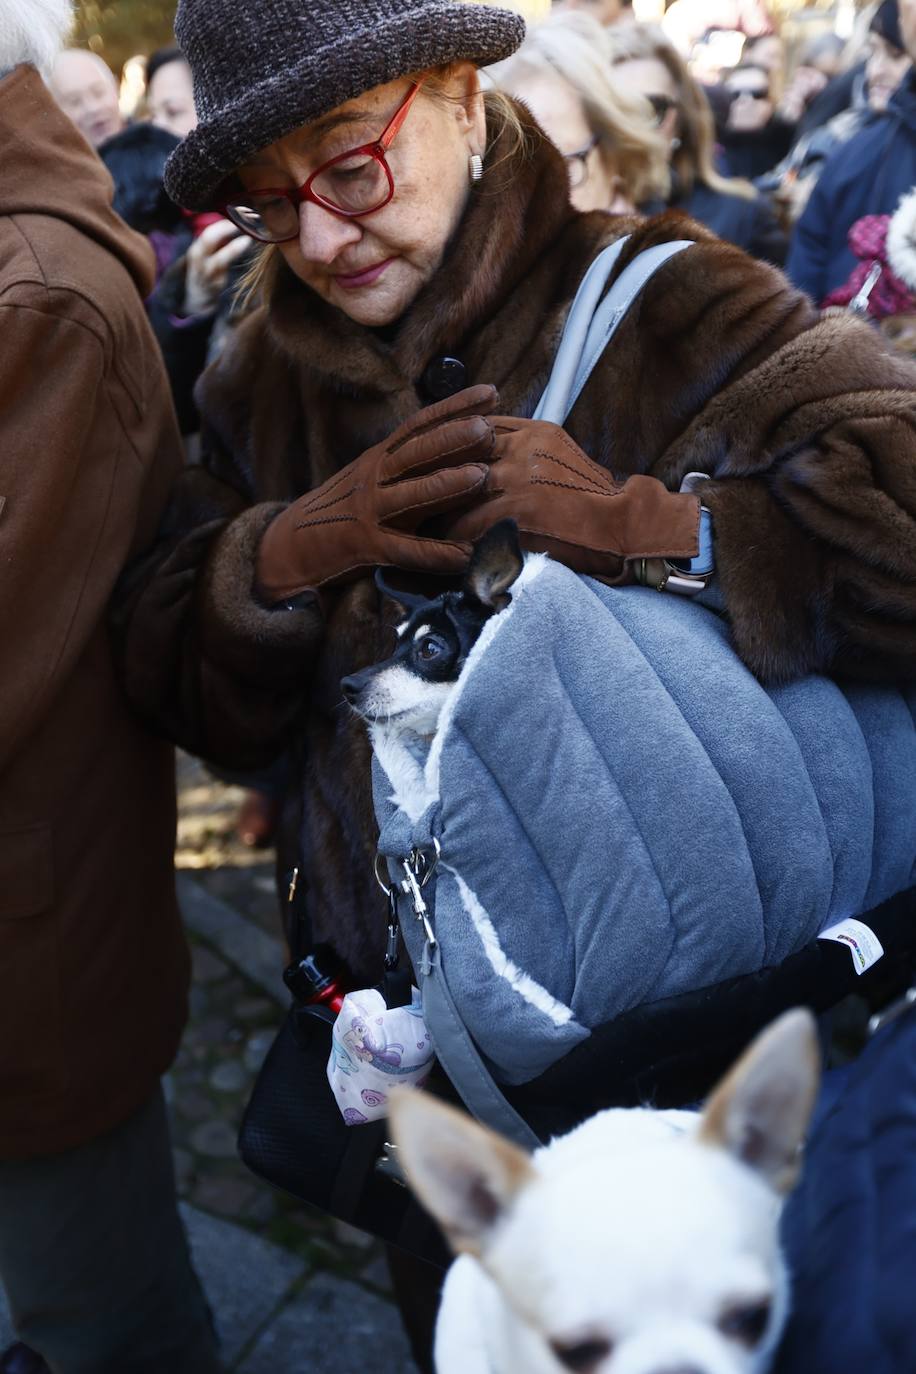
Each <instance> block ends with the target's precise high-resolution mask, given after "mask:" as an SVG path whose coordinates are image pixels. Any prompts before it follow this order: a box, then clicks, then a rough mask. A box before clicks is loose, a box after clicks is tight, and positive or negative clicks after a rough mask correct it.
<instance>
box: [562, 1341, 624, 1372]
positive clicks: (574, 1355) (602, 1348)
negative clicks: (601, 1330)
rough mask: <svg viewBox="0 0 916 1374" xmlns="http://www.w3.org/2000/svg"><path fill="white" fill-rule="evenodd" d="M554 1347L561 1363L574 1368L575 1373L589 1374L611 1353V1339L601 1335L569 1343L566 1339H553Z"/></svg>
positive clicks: (568, 1367)
mask: <svg viewBox="0 0 916 1374" xmlns="http://www.w3.org/2000/svg"><path fill="white" fill-rule="evenodd" d="M552 1348H553V1353H554V1354H555V1355H556V1357H557V1359H558V1360H559V1361H560V1364H562V1365H565V1366H566V1368H567V1369H572V1370H574V1371H575V1374H589V1372H590V1371H591V1370H593V1369H597V1368H598V1366H599V1364H601V1362H602V1361H603V1360H606V1359H607V1357H608V1355H610V1353H611V1343H610V1341H606V1340H603V1339H602V1338H601V1337H596V1338H595V1339H594V1340H591V1341H575V1342H573V1343H572V1344H569V1345H567V1344H566V1343H565V1342H564V1341H553V1342H552Z"/></svg>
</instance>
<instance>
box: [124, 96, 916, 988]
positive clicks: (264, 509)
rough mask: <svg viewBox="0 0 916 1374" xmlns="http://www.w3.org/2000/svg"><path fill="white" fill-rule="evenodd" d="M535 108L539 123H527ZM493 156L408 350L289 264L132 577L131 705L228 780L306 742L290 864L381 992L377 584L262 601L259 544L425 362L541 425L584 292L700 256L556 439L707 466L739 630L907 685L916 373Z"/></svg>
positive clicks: (379, 422)
mask: <svg viewBox="0 0 916 1374" xmlns="http://www.w3.org/2000/svg"><path fill="white" fill-rule="evenodd" d="M525 118H528V117H527V116H525ZM532 138H533V140H534V142H535V144H536V147H535V150H534V152H533V154H532V155H531V156H529V157H528V158H527V159H523V158H515V159H514V160H512V159H509V160H508V161H507V160H506V159H504V158H503V157H501V154H500V149H499V148H498V147H497V148H496V149H494V150H493V151H492V154H491V157H490V158H489V160H488V161H489V166H490V168H491V170H489V171H488V172H487V174H486V176H485V177H484V180H483V182H482V183H481V184H480V186H479V188H478V189H477V190H476V191H475V193H474V195H473V197H472V200H471V202H470V204H469V206H468V209H467V211H466V213H465V216H464V219H463V222H462V223H461V225H460V227H459V230H458V232H457V234H456V237H455V239H454V241H453V242H452V243H451V244H450V246H449V247H448V249H447V251H446V253H445V257H444V260H443V262H442V265H441V266H440V268H439V270H438V271H437V273H436V275H435V277H434V278H433V280H432V281H431V282H430V284H429V285H428V286H427V287H426V288H425V289H424V290H423V292H422V293H421V295H420V296H419V297H418V298H417V300H416V301H415V302H414V304H413V306H412V307H411V309H410V310H409V312H408V313H407V315H406V316H405V317H404V318H403V320H402V321H401V323H400V325H399V327H398V328H397V330H396V331H395V332H394V335H393V337H389V336H387V335H384V336H383V335H380V334H379V333H377V332H373V331H372V330H368V329H365V328H363V327H362V326H360V325H357V324H355V323H354V322H353V321H351V320H350V319H348V318H347V317H346V316H344V315H342V314H341V313H339V312H338V311H336V310H335V309H333V308H332V307H330V306H328V305H327V304H325V303H324V302H322V301H321V300H319V299H318V298H317V297H316V296H315V295H314V294H313V293H312V292H310V291H309V290H308V289H307V288H306V287H305V286H304V285H302V284H301V283H299V282H298V281H297V280H296V279H295V278H294V277H293V276H292V275H291V274H290V273H289V272H288V271H287V270H286V269H285V268H284V269H282V270H281V271H280V274H279V278H278V281H277V283H276V287H275V289H274V292H273V295H272V297H271V299H270V301H269V304H268V306H267V308H266V309H262V310H261V311H259V312H258V313H256V314H255V315H253V316H252V317H251V318H250V319H249V320H247V321H246V322H245V324H244V325H243V326H242V327H241V328H240V330H239V331H238V334H237V337H236V339H235V340H234V343H233V344H232V346H231V347H230V348H229V350H227V352H226V353H225V355H224V356H223V357H222V358H221V359H220V360H219V361H218V362H217V363H216V364H215V365H214V366H213V367H212V368H211V370H210V371H209V372H208V373H207V374H206V375H205V377H204V379H203V384H202V386H201V388H200V401H201V407H202V413H203V415H204V418H205V422H206V435H205V460H204V467H203V468H202V469H201V470H199V471H197V472H189V473H187V474H186V476H185V478H184V479H183V480H182V482H181V484H180V486H179V488H178V489H177V490H176V492H175V494H174V498H173V502H172V507H171V511H170V515H169V519H168V521H167V522H166V525H165V526H164V527H163V530H162V532H161V535H160V540H159V543H158V545H157V546H156V548H155V549H154V550H153V551H152V553H151V554H150V555H149V557H148V558H147V559H146V560H145V561H141V562H140V563H139V564H138V565H137V567H136V568H135V570H134V573H133V576H132V578H131V580H130V582H129V583H128V584H126V585H125V589H124V600H123V605H122V610H121V627H122V632H123V636H124V644H125V665H126V672H127V680H128V683H129V689H130V692H131V695H132V696H133V698H134V700H135V701H136V703H137V705H138V706H139V707H140V708H141V709H143V710H144V711H145V712H146V713H147V714H148V715H149V716H150V717H151V718H153V719H154V720H156V721H157V722H158V723H159V725H160V726H161V728H163V729H165V730H166V731H168V732H169V733H170V734H171V735H172V736H173V737H174V738H176V739H180V740H182V741H183V742H184V743H186V744H187V745H188V746H189V747H190V748H192V749H196V750H198V751H200V752H202V753H203V754H204V755H205V756H206V755H209V756H212V757H215V758H222V759H224V760H227V761H231V762H233V763H234V764H236V765H241V764H245V763H246V762H248V763H256V762H257V761H258V760H260V759H263V758H266V757H269V756H270V755H271V753H273V752H276V751H277V750H278V749H286V750H292V751H293V752H294V753H295V760H296V761H295V763H294V772H295V774H296V786H297V789H298V791H299V794H300V795H299V797H298V800H297V809H296V815H295V818H294V820H295V829H296V831H297V834H296V843H295V845H294V846H293V848H292V849H291V850H290V856H289V861H290V862H291V863H298V864H299V865H300V867H301V869H302V873H303V876H304V878H305V880H306V881H307V884H308V900H309V904H310V912H311V917H312V921H313V924H314V927H315V931H316V934H317V935H318V936H319V937H321V938H330V939H332V940H333V941H334V942H335V943H336V944H337V945H338V947H339V948H340V949H341V952H342V953H344V954H345V955H346V956H347V957H348V958H349V959H350V960H351V962H352V964H353V965H354V968H355V971H356V972H357V975H358V976H360V977H371V976H372V975H373V974H374V973H375V972H377V968H378V958H379V957H380V952H381V947H382V940H381V933H382V927H383V921H382V916H381V913H380V908H379V901H378V894H377V892H376V891H375V889H374V884H373V880H372V875H371V870H372V858H373V842H374V826H373V821H372V815H371V805H370V797H369V774H368V750H367V747H366V743H365V740H364V738H363V733H362V730H361V729H360V727H359V725H358V724H357V723H355V722H354V721H353V720H352V719H348V716H347V713H346V712H345V711H344V710H343V709H341V694H340V690H339V681H340V678H341V676H342V675H343V674H345V673H349V672H352V671H354V670H355V669H357V668H359V667H360V666H362V665H364V664H366V663H369V662H372V661H373V660H374V659H375V658H377V657H378V656H379V655H380V653H381V651H382V646H383V634H382V628H381V622H380V614H379V602H378V597H377V595H376V592H375V590H374V588H373V586H372V584H371V583H369V582H368V581H363V582H360V583H359V584H357V585H355V586H353V587H352V588H350V589H347V590H345V591H343V592H341V593H339V594H338V595H337V596H336V599H335V601H334V603H333V605H332V606H331V609H330V611H329V614H328V618H327V623H325V622H324V621H323V619H322V616H321V613H320V611H319V609H318V607H317V605H307V606H305V607H303V608H302V609H298V610H292V611H274V610H270V609H268V608H267V607H266V606H264V605H261V604H259V602H258V600H257V598H256V597H255V595H254V593H253V589H252V569H253V561H254V556H255V550H256V547H257V543H258V539H259V536H260V534H261V532H262V530H263V529H264V528H265V526H266V524H267V522H268V521H269V520H270V519H271V517H272V516H273V514H274V513H275V511H276V509H277V506H276V504H274V503H277V502H286V501H289V500H290V499H291V498H292V497H295V496H296V495H297V494H298V493H301V492H303V491H305V490H307V489H309V488H311V487H313V486H315V485H317V484H318V483H320V482H322V481H324V480H325V479H326V478H327V477H328V476H329V475H330V474H332V473H333V472H335V471H336V470H337V469H338V468H340V467H341V466H342V465H343V464H345V463H347V462H349V461H350V460H351V459H353V458H354V457H356V455H357V454H359V453H360V452H361V451H362V450H364V449H365V448H366V447H367V446H369V445H370V444H372V443H374V442H376V441H377V440H378V439H380V438H381V437H382V436H384V435H385V434H386V433H388V432H390V430H391V429H393V428H394V427H395V426H396V425H397V424H398V423H399V422H400V421H401V420H403V419H404V418H405V417H406V416H408V415H409V414H411V413H412V412H413V411H415V410H416V409H417V408H418V407H419V406H420V405H422V404H424V403H425V402H426V401H427V400H428V399H429V398H428V397H426V396H424V395H423V393H422V390H421V379H422V377H423V374H424V371H425V369H426V368H427V366H428V364H429V363H430V361H431V360H433V359H436V358H437V357H440V356H442V355H446V354H448V355H451V356H453V357H457V358H459V359H460V360H461V361H462V362H463V363H464V364H465V368H466V374H467V381H468V383H469V384H470V383H475V382H492V383H495V384H496V386H498V388H499V390H500V393H501V399H502V409H503V410H504V412H506V413H508V414H513V415H521V416H525V415H530V414H531V413H532V411H533V408H534V406H535V404H536V402H537V399H538V397H539V395H540V392H541V390H542V389H543V387H544V385H545V382H546V380H547V377H548V375H549V373H550V368H551V360H552V357H553V353H554V350H555V348H556V344H557V340H558V337H559V334H560V332H561V329H562V325H563V321H564V318H565V315H566V312H567V310H568V308H569V305H570V302H571V300H572V297H573V295H574V294H575V291H576V288H577V286H578V284H579V281H580V279H581V277H582V275H583V273H584V271H585V269H586V267H587V266H588V264H589V263H590V262H591V261H592V259H593V258H594V257H595V255H596V253H597V252H598V251H599V249H600V248H602V247H603V246H604V245H605V244H607V243H609V242H611V241H612V240H614V239H616V238H618V237H619V236H620V235H622V234H625V233H630V234H632V240H631V242H630V244H629V245H628V246H627V248H626V250H625V252H624V254H623V257H622V259H621V263H620V267H619V268H618V270H623V268H624V267H625V266H626V264H627V262H628V261H629V260H630V259H631V258H632V257H633V256H634V255H635V254H636V253H638V252H639V251H640V250H641V249H643V248H645V247H648V246H649V245H651V244H653V243H657V242H659V241H663V240H668V239H671V238H685V237H686V238H690V239H694V240H695V241H696V243H695V246H694V247H692V248H689V249H688V250H687V251H686V252H685V253H683V254H682V255H681V256H679V257H677V258H675V259H674V260H673V261H672V262H671V263H669V264H668V265H666V266H665V267H664V268H662V269H661V270H660V271H659V272H658V273H657V275H656V276H655V277H654V278H653V280H652V282H651V283H650V285H649V286H648V287H647V288H646V289H645V291H644V293H643V295H642V297H641V298H640V299H639V300H638V302H637V303H636V304H635V305H634V307H633V308H632V309H631V311H630V312H629V315H628V316H627V318H626V320H625V321H624V323H623V325H622V326H621V328H620V330H619V332H618V334H617V335H616V337H615V340H614V343H613V346H612V347H611V348H610V349H609V350H608V352H607V354H606V355H605V356H604V357H603V358H602V360H601V361H600V363H599V365H598V366H597V367H596V369H595V371H594V373H593V374H592V376H591V378H590V380H589V382H588V384H587V386H586V388H585V390H584V391H583V393H582V396H581V397H580V399H579V401H578V403H577V404H576V407H575V409H574V411H573V412H572V415H571V416H570V418H569V421H568V423H567V428H568V430H569V432H570V433H571V434H572V436H573V437H574V438H575V439H576V440H577V441H578V443H579V444H580V445H581V446H582V447H583V449H584V450H585V451H586V453H588V454H589V455H590V456H591V457H592V458H594V459H595V460H597V461H598V462H600V463H602V464H603V465H605V466H606V467H608V468H610V469H611V470H613V471H614V472H615V473H616V474H618V475H620V476H625V475H628V474H631V473H650V474H653V475H655V476H656V477H659V478H660V479H661V480H662V481H664V482H665V483H666V485H667V486H669V487H670V488H673V489H676V488H677V487H678V486H679V484H680V481H681V479H682V477H683V476H684V474H685V473H686V472H688V471H690V470H701V471H705V472H708V473H710V474H711V475H712V477H713V479H714V480H713V481H711V482H709V483H708V484H706V485H705V486H704V488H703V498H704V501H706V503H707V504H708V505H709V506H710V507H711V509H712V511H713V515H714V526H715V536H716V544H717V563H718V578H719V585H720V587H721V589H722V593H723V595H724V599H725V603H726V606H727V610H728V614H729V616H730V619H731V624H732V629H733V634H734V642H735V646H736V648H737V650H738V652H739V653H740V654H741V655H742V657H743V658H744V660H745V661H746V662H747V664H748V665H749V667H750V668H751V669H752V670H753V671H754V672H755V673H757V674H759V675H760V676H761V677H762V678H764V679H767V680H770V681H774V680H779V679H787V678H792V677H795V676H797V675H800V674H803V673H806V672H809V671H812V670H814V671H818V670H820V671H826V672H846V673H853V674H856V675H859V676H862V677H867V678H874V679H882V678H893V677H898V676H906V677H912V676H913V675H914V674H916V430H914V401H916V372H914V369H913V368H912V367H911V366H910V364H909V363H908V362H904V361H901V360H900V359H899V358H897V357H896V356H894V355H893V354H892V353H890V352H889V351H888V350H887V349H886V348H885V347H883V346H882V342H881V340H880V339H879V338H878V337H876V336H875V334H874V333H873V332H872V331H871V330H870V329H869V328H868V327H867V326H865V325H862V324H859V323H857V322H856V321H854V320H852V319H848V318H842V319H840V318H832V319H825V320H822V319H821V318H820V317H819V315H818V313H817V312H816V310H815V309H814V307H813V306H812V304H811V302H810V301H809V300H808V299H807V298H806V297H804V296H803V295H801V294H800V293H799V292H798V291H795V290H794V289H793V288H792V287H791V286H790V285H789V284H788V283H787V281H786V279H785V277H783V276H782V274H781V273H780V272H779V271H777V270H776V269H775V268H773V267H770V266H767V265H765V264H762V263H760V262H756V261H753V260H752V259H750V258H749V257H747V256H746V255H745V254H744V253H742V252H741V251H739V250H738V249H736V248H733V247H731V246H730V245H728V244H725V243H723V242H720V241H719V240H718V239H716V238H715V237H713V236H712V235H711V234H710V233H709V232H708V231H707V230H705V229H703V228H702V227H701V226H700V225H698V224H695V223H694V222H692V221H691V220H688V219H685V218H683V217H682V216H680V215H677V214H666V215H662V216H659V217H658V218H656V219H652V220H649V221H643V220H636V219H632V220H628V219H621V218H611V217H609V216H607V215H604V214H597V213H596V214H589V215H580V214H578V213H576V212H575V211H573V210H572V209H571V208H570V206H569V204H568V201H567V194H566V181H565V177H566V172H565V166H564V163H563V161H562V159H561V158H560V157H559V155H558V154H557V153H556V151H555V150H554V149H553V147H552V146H551V145H550V144H549V143H547V142H546V141H545V140H544V139H543V138H542V137H541V136H540V134H539V133H538V132H537V131H536V130H535V131H534V132H533V134H532Z"/></svg>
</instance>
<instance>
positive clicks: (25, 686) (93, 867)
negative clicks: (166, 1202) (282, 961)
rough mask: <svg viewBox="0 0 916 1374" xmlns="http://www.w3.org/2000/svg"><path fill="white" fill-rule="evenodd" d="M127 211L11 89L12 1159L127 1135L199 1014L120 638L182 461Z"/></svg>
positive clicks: (5, 255) (86, 158)
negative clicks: (136, 570) (190, 1011)
mask: <svg viewBox="0 0 916 1374" xmlns="http://www.w3.org/2000/svg"><path fill="white" fill-rule="evenodd" d="M111 196H112V185H111V179H110V177H109V176H108V173H107V172H106V171H105V169H104V167H103V166H102V164H101V163H100V162H99V160H98V158H97V157H96V155H95V154H94V153H93V151H92V149H91V148H90V147H89V146H88V144H87V143H86V142H85V141H84V140H83V138H82V137H81V136H80V134H78V133H77V131H76V129H75V128H74V127H73V125H72V124H71V123H70V121H69V120H68V119H67V118H66V116H65V115H63V114H62V113H61V112H60V110H58V108H57V106H56V104H55V103H54V101H53V99H52V98H51V96H50V95H49V94H48V91H47V90H46V88H45V85H44V82H43V81H42V80H41V77H40V76H39V75H38V74H37V72H36V71H35V70H34V68H32V67H18V68H16V69H15V70H14V71H13V72H12V73H10V74H9V75H8V76H6V77H5V78H3V79H2V80H0V645H2V650H0V653H2V670H0V1159H9V1158H23V1157H26V1156H32V1155H38V1154H52V1153H56V1152H58V1151H61V1150H66V1149H68V1148H70V1147H71V1146H75V1145H79V1144H81V1143H82V1142H84V1141H86V1140H89V1139H91V1138H92V1137H93V1136H96V1135H98V1134H99V1133H100V1132H102V1131H104V1130H106V1129H108V1128H109V1127H111V1126H114V1125H115V1124H116V1123H118V1122H119V1121H122V1120H124V1119H125V1118H126V1117H127V1116H128V1115H129V1114H130V1112H132V1111H133V1110H134V1109H135V1108H136V1107H138V1106H139V1105H140V1104H141V1103H142V1102H144V1101H145V1100H146V1098H148V1097H149V1096H150V1094H151V1093H152V1092H153V1090H154V1088H155V1087H156V1084H157V1081H158V1079H159V1076H160V1074H162V1073H163V1071H164V1070H165V1069H166V1068H167V1067H168V1065H169V1063H170V1061H171V1059H172V1057H173V1055H174V1053H175V1050H176V1049H177V1046H178V1039H179V1037H180V1035H181V1030H182V1026H183V1024H184V1018H185V1005H186V993H187V981H188V959H187V951H186V948H185V944H184V940H183V937H182V933H181V926H180V922H179V919H178V910H177V905H176V901H175V884H174V875H173V867H172V862H173V860H172V856H173V850H174V842H175V774H174V762H173V757H172V749H171V747H170V746H169V745H168V744H167V743H166V742H165V741H164V740H162V739H159V738H155V737H154V736H153V735H152V734H151V733H150V732H149V731H148V730H146V729H145V728H144V727H143V726H142V725H141V724H140V723H139V722H138V721H137V720H136V718H135V717H134V716H133V715H132V713H131V711H130V709H129V707H128V704H127V702H126V700H125V699H124V696H123V693H122V692H121V690H120V687H119V683H118V679H117V676H116V673H115V669H114V662H113V658H112V652H111V644H110V642H109V635H108V629H107V624H106V609H107V603H108V600H109V598H110V596H111V592H112V589H113V587H114V585H115V583H116V581H117V578H118V576H119V574H120V572H121V569H122V567H123V566H124V563H125V561H126V560H127V559H128V558H129V557H130V555H131V554H132V553H135V552H136V551H137V550H138V549H142V548H145V547H148V546H149V543H150V541H151V540H152V539H153V538H154V536H155V532H156V528H157V526H158V523H159V520H160V518H161V516H162V512H163V508H164V506H165V500H166V495H167V492H168V489H169V486H170V484H171V482H172V481H173V480H174V478H175V477H176V475H177V473H178V471H179V470H180V454H181V447H180V441H179V438H178V432H177V428H176V425H175V419H174V414H173V411H172V404H171V398H170V395H169V387H168V382H167V380H166V377H165V374H164V370H163V367H162V362H161V359H160V357H159V352H158V348H157V346H156V341H155V339H154V338H153V335H152V333H151V331H150V329H149V326H148V324H147V321H146V316H145V312H144V308H143V298H144V296H146V295H147V294H148V292H149V290H150V287H151V285H152V279H153V263H152V253H151V252H150V249H149V246H148V244H146V243H145V242H144V241H143V239H141V238H140V236H139V235H137V234H134V233H132V232H131V231H130V230H129V229H128V228H127V227H126V226H125V225H124V224H123V222H122V221H121V220H120V219H118V217H117V215H115V213H114V211H113V210H112V208H111Z"/></svg>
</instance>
